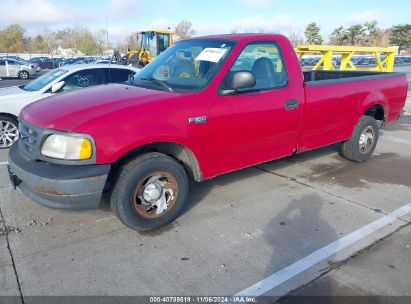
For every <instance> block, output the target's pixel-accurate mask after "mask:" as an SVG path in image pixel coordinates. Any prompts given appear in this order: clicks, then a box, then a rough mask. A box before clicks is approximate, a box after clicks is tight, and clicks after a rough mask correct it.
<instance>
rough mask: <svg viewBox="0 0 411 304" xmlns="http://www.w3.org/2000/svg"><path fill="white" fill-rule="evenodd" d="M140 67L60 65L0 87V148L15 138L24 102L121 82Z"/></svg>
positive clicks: (8, 145) (5, 146)
mask: <svg viewBox="0 0 411 304" xmlns="http://www.w3.org/2000/svg"><path fill="white" fill-rule="evenodd" d="M138 71H140V69H137V68H134V67H131V66H124V65H115V64H110V65H108V64H79V65H69V66H63V67H60V68H57V69H54V70H51V71H50V72H48V73H46V74H44V75H42V76H40V77H39V78H36V79H34V80H33V81H31V82H29V83H27V84H26V85H22V86H13V87H6V88H0V149H4V148H8V147H10V146H11V145H12V144H13V143H14V142H15V141H16V140H17V139H18V120H17V117H18V115H19V113H20V111H21V110H22V109H23V108H24V107H25V106H26V105H28V104H30V103H32V102H35V101H38V100H40V99H43V98H45V97H48V96H51V95H53V94H60V93H64V92H69V91H73V90H77V89H81V88H85V87H90V86H94V85H99V84H107V83H123V82H126V81H127V80H129V79H130V77H133V76H134V75H135V74H136V73H137V72H138Z"/></svg>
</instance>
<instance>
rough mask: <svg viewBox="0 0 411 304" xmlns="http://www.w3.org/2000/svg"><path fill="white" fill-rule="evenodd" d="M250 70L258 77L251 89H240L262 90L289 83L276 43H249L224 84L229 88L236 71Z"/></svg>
mask: <svg viewBox="0 0 411 304" xmlns="http://www.w3.org/2000/svg"><path fill="white" fill-rule="evenodd" d="M237 71H249V72H252V73H253V74H254V76H255V78H256V84H255V86H254V87H253V88H251V89H244V90H239V91H262V90H269V89H275V88H280V87H284V86H285V85H286V84H287V81H288V79H287V72H286V70H285V65H284V60H283V57H282V55H281V52H280V50H279V47H278V46H277V45H276V44H274V43H271V42H270V43H264V42H263V43H252V44H249V45H247V46H246V47H245V48H244V49H243V50H242V52H241V53H240V55H239V56H238V58H237V59H236V61H235V62H234V64H233V66H232V67H231V69H230V71H229V72H228V74H227V76H226V77H225V79H224V83H223V86H224V87H225V88H227V89H228V88H229V84H230V82H231V77H232V75H233V73H234V72H237Z"/></svg>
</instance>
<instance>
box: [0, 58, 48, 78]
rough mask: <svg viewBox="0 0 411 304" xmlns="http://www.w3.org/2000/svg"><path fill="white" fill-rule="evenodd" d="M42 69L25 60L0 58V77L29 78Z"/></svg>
mask: <svg viewBox="0 0 411 304" xmlns="http://www.w3.org/2000/svg"><path fill="white" fill-rule="evenodd" d="M40 70H41V69H40V68H39V67H38V65H34V64H31V63H28V62H25V61H19V60H15V59H11V58H7V57H6V58H0V77H10V78H20V79H28V78H29V77H30V76H31V75H34V74H36V73H37V72H39V71H40Z"/></svg>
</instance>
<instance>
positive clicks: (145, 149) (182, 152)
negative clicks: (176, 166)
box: [110, 142, 203, 181]
mask: <svg viewBox="0 0 411 304" xmlns="http://www.w3.org/2000/svg"><path fill="white" fill-rule="evenodd" d="M149 152H158V153H162V154H165V155H168V156H170V157H172V158H174V159H175V160H177V161H178V162H180V163H181V164H182V165H183V167H184V169H185V170H186V172H187V174H188V175H189V176H191V177H192V178H193V179H194V180H195V181H201V180H203V175H202V173H201V171H200V167H199V165H198V161H197V159H196V157H195V156H194V154H193V153H192V152H191V151H190V149H188V148H186V147H184V146H182V145H180V144H176V143H172V142H159V143H151V144H147V145H144V146H141V147H138V148H136V149H134V150H132V151H130V152H128V153H126V154H125V155H123V156H122V157H121V158H120V159H119V160H117V161H116V163H115V164H114V165H113V167H112V169H111V172H110V176H115V175H116V173H115V172H118V169H119V168H120V167H122V166H123V165H124V164H126V163H127V162H129V161H130V160H132V159H134V158H135V157H136V156H138V155H142V154H145V153H149Z"/></svg>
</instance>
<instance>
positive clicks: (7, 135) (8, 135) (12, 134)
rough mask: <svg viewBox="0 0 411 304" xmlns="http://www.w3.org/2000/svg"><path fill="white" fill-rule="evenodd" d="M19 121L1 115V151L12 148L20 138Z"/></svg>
mask: <svg viewBox="0 0 411 304" xmlns="http://www.w3.org/2000/svg"><path fill="white" fill-rule="evenodd" d="M18 125H19V123H18V121H17V119H15V118H13V117H10V116H5V115H0V149H5V148H10V147H11V145H12V144H14V143H15V142H16V141H17V139H18V138H19V129H18Z"/></svg>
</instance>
